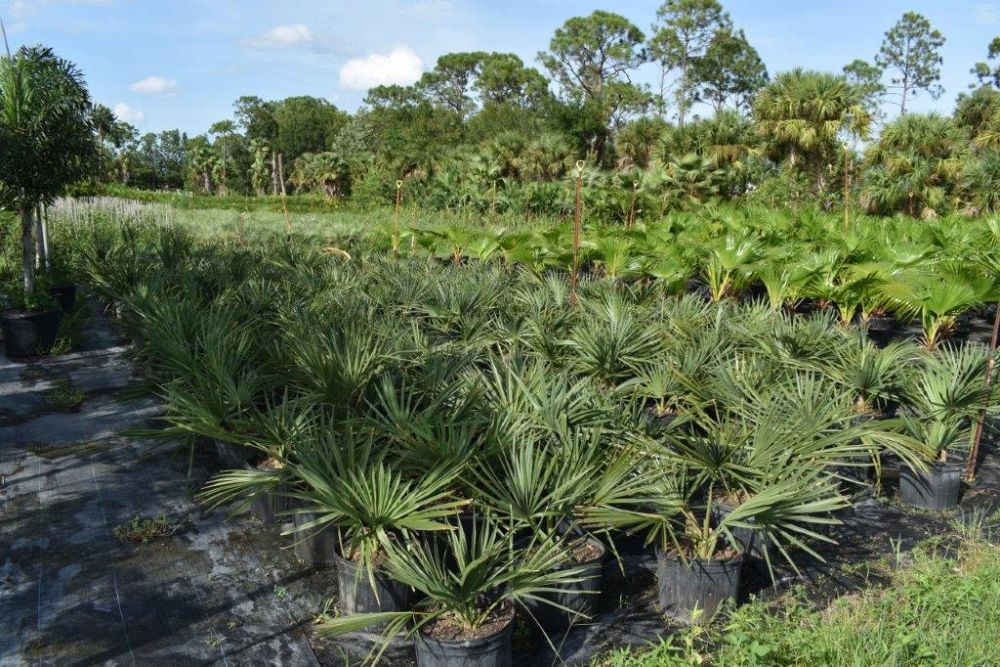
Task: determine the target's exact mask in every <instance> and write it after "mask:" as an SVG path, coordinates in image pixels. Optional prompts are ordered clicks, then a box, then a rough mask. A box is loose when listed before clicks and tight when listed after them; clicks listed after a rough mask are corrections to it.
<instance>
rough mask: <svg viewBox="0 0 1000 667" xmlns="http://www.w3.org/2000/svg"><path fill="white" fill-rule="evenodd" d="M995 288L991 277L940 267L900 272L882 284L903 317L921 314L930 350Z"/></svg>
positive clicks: (891, 302)
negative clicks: (950, 270)
mask: <svg viewBox="0 0 1000 667" xmlns="http://www.w3.org/2000/svg"><path fill="white" fill-rule="evenodd" d="M995 291H996V285H995V284H994V281H993V280H992V279H988V278H982V277H979V278H978V280H977V279H974V278H973V277H970V276H960V275H957V274H955V273H950V272H946V271H943V270H940V269H936V270H932V271H926V270H923V269H919V270H918V269H911V270H909V271H907V272H905V273H903V272H901V273H900V274H899V275H897V276H896V277H895V279H893V280H890V281H888V282H887V283H885V284H884V285H883V287H882V293H883V294H884V295H885V296H886V298H887V299H888V302H889V305H890V308H891V309H892V310H893V311H894V312H895V313H896V314H897V315H899V316H900V317H905V318H914V317H915V318H918V319H919V321H920V326H921V329H922V330H923V339H924V346H925V347H926V348H927V349H928V350H935V349H937V347H938V345H940V344H941V342H942V341H943V340H944V339H946V338H947V337H948V336H949V335H951V334H952V333H953V332H954V331H955V328H956V326H957V324H958V318H959V316H960V315H962V314H963V313H966V312H968V311H969V310H971V309H972V308H975V307H976V306H978V305H980V304H982V303H983V302H984V300H985V299H987V298H989V297H991V296H992V295H993V294H994V293H995Z"/></svg>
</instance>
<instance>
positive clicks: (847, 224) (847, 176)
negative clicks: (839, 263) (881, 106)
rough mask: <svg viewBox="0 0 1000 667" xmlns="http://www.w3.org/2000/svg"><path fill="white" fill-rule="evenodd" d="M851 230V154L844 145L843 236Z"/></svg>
mask: <svg viewBox="0 0 1000 667" xmlns="http://www.w3.org/2000/svg"><path fill="white" fill-rule="evenodd" d="M850 230H851V152H850V150H849V149H848V147H847V144H846V143H845V144H844V235H845V236H846V235H847V234H849V233H850Z"/></svg>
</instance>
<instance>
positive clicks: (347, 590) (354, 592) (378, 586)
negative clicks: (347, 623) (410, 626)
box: [331, 552, 410, 616]
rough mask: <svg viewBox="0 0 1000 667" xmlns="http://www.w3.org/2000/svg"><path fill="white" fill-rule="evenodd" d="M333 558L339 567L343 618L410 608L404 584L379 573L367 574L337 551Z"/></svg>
mask: <svg viewBox="0 0 1000 667" xmlns="http://www.w3.org/2000/svg"><path fill="white" fill-rule="evenodd" d="M331 557H332V560H333V562H334V563H336V565H337V589H338V593H339V600H340V613H341V614H343V615H344V616H354V615H356V614H371V613H376V612H383V611H406V610H407V609H409V608H410V589H409V588H408V587H407V586H405V585H404V584H401V583H399V582H398V581H396V580H395V579H393V578H391V577H390V576H389V575H388V574H386V573H385V572H382V571H380V570H375V572H374V573H369V572H366V571H364V570H363V569H362V567H361V566H360V565H359V564H358V563H356V562H354V561H352V560H350V559H348V558H344V557H343V556H341V555H340V554H339V553H337V552H334V553H333V554H332V555H331ZM373 580H374V584H375V585H374V587H373V586H372V581H373Z"/></svg>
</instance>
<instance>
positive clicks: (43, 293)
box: [0, 273, 62, 357]
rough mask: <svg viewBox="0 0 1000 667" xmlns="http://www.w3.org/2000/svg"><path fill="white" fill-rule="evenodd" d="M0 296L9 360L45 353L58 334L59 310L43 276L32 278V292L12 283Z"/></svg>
mask: <svg viewBox="0 0 1000 667" xmlns="http://www.w3.org/2000/svg"><path fill="white" fill-rule="evenodd" d="M8 287H9V291H8V293H7V294H6V295H0V329H2V331H3V341H4V347H5V349H6V352H7V356H8V357H34V356H38V355H42V354H47V353H48V352H49V351H50V350H51V349H52V347H53V346H54V345H55V342H56V337H57V336H58V334H59V323H60V322H61V321H62V311H61V310H59V307H58V304H57V303H56V302H55V300H54V299H53V298H52V295H51V294H50V293H49V291H48V289H47V282H46V276H45V274H42V273H39V274H37V275H36V276H35V278H34V289H33V290H32V291H30V292H29V291H26V290H24V289H23V287H22V286H21V285H20V284H18V283H16V282H11V283H9V284H8Z"/></svg>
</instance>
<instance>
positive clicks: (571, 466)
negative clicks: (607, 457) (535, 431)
mask: <svg viewBox="0 0 1000 667" xmlns="http://www.w3.org/2000/svg"><path fill="white" fill-rule="evenodd" d="M607 440H608V437H607V435H606V434H605V433H604V432H602V431H601V430H600V429H596V428H594V429H576V430H569V429H566V430H564V431H563V432H562V433H558V434H553V435H552V436H549V437H544V438H541V437H537V436H535V437H532V436H531V435H522V436H520V437H516V438H513V439H512V440H511V441H510V442H509V443H508V444H506V445H505V446H504V447H503V448H502V449H501V451H500V453H499V454H498V456H496V457H495V459H494V461H492V462H491V463H489V464H486V465H484V466H482V467H479V468H477V469H476V470H474V471H473V474H474V475H475V476H476V479H477V480H478V489H479V499H480V500H481V501H482V503H483V504H484V505H485V506H486V507H487V508H489V511H490V512H491V513H492V514H493V515H495V516H496V517H498V518H500V519H501V521H502V522H504V523H505V524H508V525H511V526H513V527H515V528H529V529H532V530H535V531H539V532H540V533H542V534H550V533H554V532H556V531H557V530H560V529H561V530H566V529H567V528H568V524H571V523H572V522H573V520H574V514H575V511H576V509H577V508H578V507H579V506H580V505H582V504H583V503H584V502H585V501H586V500H587V499H589V497H590V494H591V493H592V492H593V484H594V482H595V480H596V479H597V478H598V477H599V476H600V474H601V468H602V466H603V460H604V454H605V450H606V449H607V448H608V442H607Z"/></svg>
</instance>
